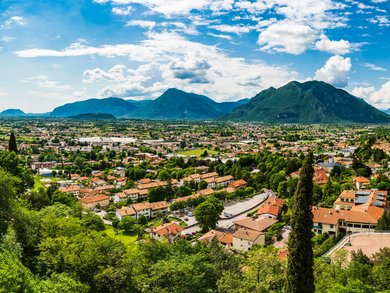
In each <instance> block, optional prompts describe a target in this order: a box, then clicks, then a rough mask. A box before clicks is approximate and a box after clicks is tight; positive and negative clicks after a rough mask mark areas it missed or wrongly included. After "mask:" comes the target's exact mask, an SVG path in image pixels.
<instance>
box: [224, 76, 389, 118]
mask: <svg viewBox="0 0 390 293" xmlns="http://www.w3.org/2000/svg"><path fill="white" fill-rule="evenodd" d="M220 119H221V120H230V121H260V122H277V123H343V122H344V123H390V116H389V115H386V114H385V113H383V112H381V111H379V110H378V109H376V108H375V107H373V106H371V105H369V104H367V103H366V102H365V101H364V100H363V99H360V98H357V97H355V96H353V95H351V94H349V93H348V92H346V91H344V90H342V89H337V88H335V87H333V86H332V85H330V84H327V83H325V82H322V81H308V82H304V83H299V82H297V81H293V82H290V83H288V84H286V85H285V86H283V87H281V88H278V89H275V88H273V87H271V88H269V89H266V90H264V91H262V92H260V93H259V94H257V95H256V96H255V97H253V98H252V99H251V100H250V101H249V103H247V104H245V105H242V106H239V107H238V108H236V109H235V110H233V111H232V112H231V113H229V114H226V115H223V116H222V117H220Z"/></svg>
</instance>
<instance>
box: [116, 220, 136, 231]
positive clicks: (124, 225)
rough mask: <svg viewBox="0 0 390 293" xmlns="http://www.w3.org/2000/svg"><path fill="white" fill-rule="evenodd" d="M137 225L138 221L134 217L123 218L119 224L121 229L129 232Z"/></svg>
mask: <svg viewBox="0 0 390 293" xmlns="http://www.w3.org/2000/svg"><path fill="white" fill-rule="evenodd" d="M135 224H136V221H135V219H134V218H133V217H123V218H122V220H121V221H120V222H119V228H120V229H122V230H125V231H126V232H129V231H131V230H132V229H133V226H134V225H135Z"/></svg>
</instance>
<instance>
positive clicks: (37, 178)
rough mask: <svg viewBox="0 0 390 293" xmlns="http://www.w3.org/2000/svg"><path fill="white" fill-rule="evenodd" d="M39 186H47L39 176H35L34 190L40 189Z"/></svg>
mask: <svg viewBox="0 0 390 293" xmlns="http://www.w3.org/2000/svg"><path fill="white" fill-rule="evenodd" d="M39 188H45V186H44V185H43V184H42V182H41V180H40V179H39V176H35V177H34V187H33V189H32V190H33V191H38V189H39Z"/></svg>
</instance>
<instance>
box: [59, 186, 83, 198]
mask: <svg viewBox="0 0 390 293" xmlns="http://www.w3.org/2000/svg"><path fill="white" fill-rule="evenodd" d="M58 190H59V191H61V192H64V193H71V194H73V195H75V196H78V195H80V187H78V186H76V185H71V186H68V187H61V188H59V189H58Z"/></svg>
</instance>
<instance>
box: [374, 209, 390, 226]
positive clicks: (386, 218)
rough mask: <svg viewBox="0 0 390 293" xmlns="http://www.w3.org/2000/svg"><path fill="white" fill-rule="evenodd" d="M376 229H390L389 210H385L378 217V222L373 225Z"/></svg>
mask: <svg viewBox="0 0 390 293" xmlns="http://www.w3.org/2000/svg"><path fill="white" fill-rule="evenodd" d="M375 230H377V231H388V230H390V211H385V212H384V213H383V215H382V217H380V218H379V220H378V224H377V225H376V227H375Z"/></svg>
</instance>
